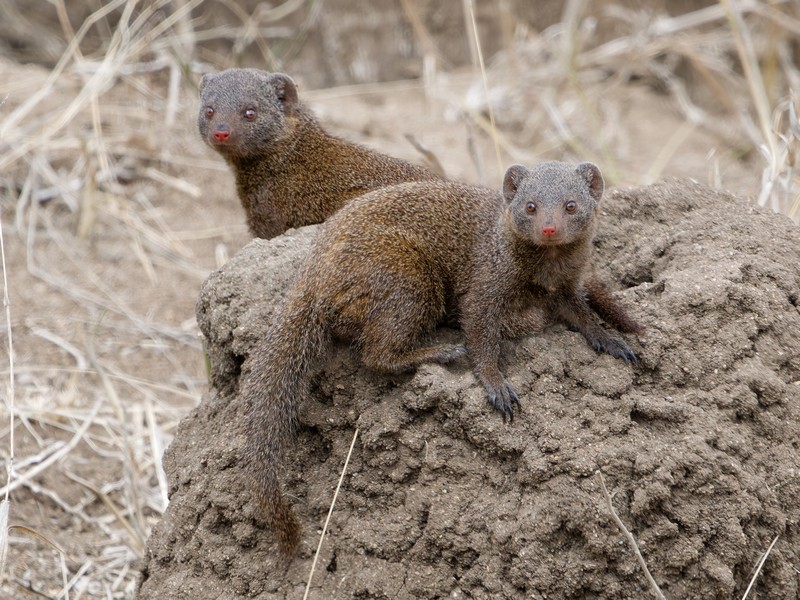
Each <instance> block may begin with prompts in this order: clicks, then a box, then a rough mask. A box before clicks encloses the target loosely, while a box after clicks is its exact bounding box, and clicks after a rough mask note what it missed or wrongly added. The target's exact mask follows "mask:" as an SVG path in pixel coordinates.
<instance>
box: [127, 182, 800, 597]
mask: <svg viewBox="0 0 800 600" xmlns="http://www.w3.org/2000/svg"><path fill="white" fill-rule="evenodd" d="M313 234H314V228H313V227H311V228H306V229H304V230H300V231H294V232H290V233H288V234H287V235H285V236H281V237H278V238H276V239H274V240H272V241H269V242H264V241H254V242H252V243H251V244H250V245H248V246H247V247H246V248H245V249H244V250H243V251H242V252H240V253H239V254H238V255H237V256H236V257H235V258H234V259H233V260H231V261H230V262H229V263H228V264H227V265H226V266H225V267H224V268H222V269H221V270H220V271H218V272H216V273H214V274H213V275H212V276H211V277H209V279H208V280H207V281H206V283H205V285H204V287H203V290H202V293H201V297H200V300H199V303H198V322H199V324H200V327H201V329H202V330H203V332H204V334H205V336H206V340H207V347H208V353H209V356H210V358H211V367H212V374H213V375H212V383H213V385H212V387H211V389H210V391H209V393H208V394H207V395H206V396H205V398H204V399H203V401H202V403H201V404H200V406H198V407H197V408H196V409H195V410H194V411H193V412H192V413H191V414H190V415H189V416H188V417H187V418H185V419H184V421H183V423H182V424H181V426H180V428H179V431H178V434H177V436H176V438H175V440H174V442H173V443H172V445H171V446H170V448H169V450H168V451H167V454H166V457H165V467H166V469H167V473H168V476H169V481H170V486H171V487H170V498H171V501H170V506H169V509H168V511H167V513H166V515H165V517H164V519H163V521H162V522H161V523H160V524H159V525H158V526H157V527H156V528H155V530H154V532H153V534H152V536H151V538H150V541H149V546H148V551H147V556H146V559H145V562H144V565H143V574H142V579H141V582H140V591H139V598H142V599H143V600H144V599H148V598H165V597H168V598H192V599H197V598H234V597H236V598H240V597H242V598H256V597H257V598H262V599H266V598H298V597H301V596H302V590H303V587H304V585H305V581H306V579H307V577H308V572H309V569H310V566H311V559H312V556H313V551H314V548H315V547H316V543H317V539H318V535H319V530H320V528H321V525H322V522H323V521H324V518H325V515H326V513H327V510H328V506H329V503H330V501H331V497H332V494H333V490H334V488H335V485H336V482H337V480H338V477H339V473H340V470H341V468H342V464H343V463H344V458H345V455H346V453H347V450H348V448H349V445H350V441H351V439H352V437H353V432H354V430H355V429H356V428H358V429H359V431H360V435H359V438H358V440H357V442H356V447H355V451H354V453H353V457H352V459H351V462H350V465H349V468H348V471H347V475H346V477H345V483H344V486H343V489H342V492H341V493H340V495H339V499H338V502H337V505H336V509H335V511H334V513H333V518H332V522H331V526H330V529H329V533H328V537H326V539H325V542H324V545H323V550H322V556H321V562H320V564H319V566H318V569H317V572H316V574H315V576H314V580H313V590H312V594H311V597H312V598H401V599H405V598H407V599H412V598H413V599H419V598H545V597H547V598H553V597H555V598H611V599H613V598H645V597H648V594H649V588H648V584H647V582H646V579H645V577H644V575H643V573H642V571H641V569H640V567H639V566H638V564H637V562H636V560H635V558H634V555H633V553H632V550H631V548H630V547H629V546H628V545H627V543H626V542H625V540H624V538H623V536H622V534H621V532H620V530H619V529H618V528H617V526H616V525H615V524H614V522H613V520H612V518H611V515H610V514H609V512H608V510H607V507H606V505H605V501H604V497H603V494H602V488H601V486H600V481H599V479H598V476H597V475H596V473H597V471H601V472H602V473H603V476H604V479H605V482H606V484H607V486H608V487H609V489H610V490H611V492H612V494H613V504H614V507H615V509H616V511H617V512H618V514H619V515H620V517H621V518H622V520H623V521H624V522H625V523H626V525H627V526H628V528H629V529H630V530H631V531H632V532H633V534H634V535H635V536H636V539H637V540H638V544H639V546H640V548H641V551H642V554H643V556H644V558H645V560H646V561H647V563H648V564H649V566H650V569H651V571H652V573H653V575H654V577H655V580H656V581H657V582H658V584H659V585H660V587H661V589H662V591H663V592H664V594H665V595H666V596H667V597H669V598H689V597H691V598H731V597H741V595H742V594H743V593H744V590H745V589H746V588H747V586H748V584H749V582H750V579H751V578H752V575H753V572H754V567H755V565H756V564H757V563H758V560H759V558H760V557H761V555H762V554H763V553H764V552H765V551H766V549H767V548H768V547H769V545H770V543H771V542H772V540H773V539H774V538H775V537H776V536H780V537H779V539H778V542H777V544H776V545H775V546H774V548H773V549H772V552H771V553H770V555H769V557H768V559H767V560H766V562H765V564H764V567H763V570H762V572H761V575H760V576H759V578H758V581H757V583H756V586H755V589H756V591H757V592H758V593H759V596H758V597H765V598H766V597H769V598H789V597H796V596H797V595H798V593H800V576H799V575H798V570H797V569H798V568H800V539H799V537H800V536H799V535H798V518H800V504H798V502H797V498H800V310H799V309H798V305H799V304H800V230H798V229H797V227H796V226H794V225H793V224H792V223H791V222H790V221H789V220H788V219H786V218H785V217H781V216H777V215H774V214H768V213H767V212H765V211H763V210H761V209H758V208H755V207H753V206H751V205H749V204H747V203H745V202H744V201H742V200H740V199H738V198H735V197H733V196H731V195H729V194H725V193H722V192H717V191H714V190H711V189H709V188H706V187H704V186H701V185H699V184H696V183H693V182H691V181H689V180H671V181H668V182H666V183H662V184H658V185H654V186H650V187H645V188H637V189H629V190H616V191H613V192H611V193H610V194H609V195H608V197H607V198H606V199H605V200H604V214H603V218H602V222H601V225H600V232H599V235H598V239H597V251H598V265H599V267H600V270H601V271H602V272H604V273H605V275H606V276H607V277H608V278H610V279H612V280H614V281H616V282H618V284H619V287H620V288H623V289H621V290H620V291H619V292H618V293H619V295H620V296H621V297H622V298H623V300H624V302H625V304H626V305H628V306H630V307H631V309H632V313H633V314H634V315H635V317H636V318H637V319H639V320H640V321H641V322H642V323H644V324H645V326H646V327H647V329H648V331H647V334H646V336H643V337H642V338H641V339H640V340H638V341H634V342H633V343H634V346H635V347H636V350H637V353H638V355H639V365H638V366H635V367H631V366H629V365H626V364H625V363H624V362H622V361H619V360H616V359H613V358H611V357H610V356H607V355H601V354H597V353H596V352H594V351H593V350H592V349H591V348H590V347H588V346H587V344H586V343H585V341H584V340H583V339H582V338H581V337H580V335H579V334H577V333H573V332H570V331H567V330H566V329H565V328H563V327H561V326H559V325H553V326H551V327H549V328H548V329H547V330H546V331H545V332H544V333H543V334H541V335H538V336H535V337H530V338H528V339H525V340H523V341H521V342H514V343H508V344H506V345H505V347H504V356H503V360H504V364H503V368H504V372H505V373H506V374H507V376H508V377H509V378H510V380H511V381H512V383H513V384H514V386H515V387H516V388H517V390H519V391H520V392H521V397H522V401H523V409H524V410H523V412H522V414H521V415H519V417H518V418H517V419H515V420H514V422H513V424H508V423H504V422H503V420H502V419H501V418H500V416H499V415H498V414H497V413H496V412H494V411H492V410H491V409H490V407H489V406H488V404H487V402H486V399H485V395H484V391H483V389H482V388H481V387H480V385H478V384H477V383H476V381H475V379H474V378H473V376H472V374H471V372H470V369H469V365H468V364H467V362H466V361H465V362H464V363H463V364H457V365H453V366H447V367H444V366H439V365H429V366H424V367H422V368H420V369H418V370H417V371H416V372H415V373H412V374H408V375H403V376H394V377H386V376H382V375H377V374H374V373H370V372H368V371H366V370H364V369H363V368H361V367H360V366H359V365H358V363H357V361H356V360H355V359H354V356H353V354H352V353H351V352H350V351H349V349H347V348H345V347H340V348H337V349H336V350H335V351H334V352H333V353H332V355H331V356H330V359H329V360H328V362H327V364H326V365H325V366H324V368H323V370H322V372H321V373H320V374H319V375H318V376H317V377H316V378H315V385H314V389H313V393H312V394H311V396H310V397H309V398H303V399H301V402H300V406H301V410H300V421H301V427H300V430H299V432H298V435H297V439H296V441H295V443H294V444H293V445H292V447H291V448H290V450H289V457H288V459H287V461H286V468H285V473H284V476H283V481H284V484H285V489H286V492H287V494H288V496H289V497H290V498H291V500H292V503H293V505H294V507H295V509H296V511H297V514H298V516H299V518H300V520H301V522H302V523H303V524H304V526H305V539H304V544H303V547H302V551H301V555H300V556H299V557H298V558H296V559H295V560H293V561H292V562H291V563H289V564H286V563H285V562H283V561H282V560H281V559H280V557H279V555H278V552H277V547H276V544H275V541H274V539H273V536H272V533H271V532H270V531H269V530H266V529H263V528H262V527H260V526H259V525H258V524H257V523H256V522H254V520H253V516H252V515H253V506H252V503H251V499H250V494H249V492H248V489H247V486H246V481H247V478H246V474H245V473H244V472H243V471H242V470H241V467H240V465H239V452H240V449H241V447H242V442H243V430H244V428H243V425H244V420H245V413H246V407H245V406H243V404H242V402H241V400H240V398H239V397H238V396H237V393H236V390H237V387H238V378H239V376H240V374H241V372H242V371H244V372H245V373H246V369H247V363H246V362H244V361H245V359H246V357H247V355H248V353H249V351H250V349H251V347H252V345H253V342H254V341H255V340H256V339H258V337H259V336H260V335H262V334H263V332H264V330H265V328H266V327H267V325H268V323H269V320H270V319H271V318H272V315H273V313H274V310H275V306H276V304H277V303H278V302H279V301H280V298H281V297H282V296H283V294H284V292H285V290H286V287H287V285H288V283H289V281H290V280H291V277H292V274H293V273H294V271H295V269H296V268H297V266H298V264H299V262H300V259H301V257H302V256H303V255H304V254H305V253H306V251H307V250H308V247H309V245H310V241H311V238H312V236H313ZM441 335H442V336H453V337H458V336H459V335H460V334H459V332H453V331H446V330H443V331H442V332H441ZM751 593H752V592H751Z"/></svg>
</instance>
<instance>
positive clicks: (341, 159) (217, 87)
mask: <svg viewBox="0 0 800 600" xmlns="http://www.w3.org/2000/svg"><path fill="white" fill-rule="evenodd" d="M248 111H250V112H248ZM198 128H199V130H200V135H201V136H202V137H203V139H204V140H205V141H206V143H208V145H209V146H211V147H212V148H214V150H216V151H217V152H219V153H220V154H221V155H222V156H223V158H225V160H226V161H227V163H228V165H229V166H230V168H231V169H232V170H233V173H234V175H235V176H236V189H237V191H238V194H239V199H240V200H241V203H242V207H243V208H244V210H245V213H247V224H248V226H249V228H250V233H252V234H253V236H254V237H261V238H271V237H274V236H276V235H278V234H280V233H283V232H284V231H286V230H287V229H289V228H290V227H300V226H303V225H311V224H313V223H321V222H322V221H324V220H325V219H327V218H328V217H329V216H330V215H332V214H333V213H334V212H336V211H337V210H339V208H341V207H342V206H343V205H344V204H345V202H347V201H349V200H350V199H352V198H354V197H356V196H360V195H361V194H364V193H366V192H368V191H370V190H374V189H376V188H379V187H383V186H386V185H391V184H394V183H401V182H405V181H421V180H430V179H438V176H437V175H435V174H434V173H432V172H431V171H428V170H427V169H425V168H424V167H421V166H416V165H412V164H410V163H407V162H405V161H403V160H400V159H397V158H392V157H390V156H386V155H384V154H380V153H379V152H375V151H374V150H370V149H369V148H366V147H364V146H360V145H358V144H355V143H353V142H348V141H346V140H343V139H340V138H337V137H334V136H332V135H330V134H328V133H326V132H325V130H324V129H323V128H322V127H321V126H320V125H319V123H318V122H317V120H316V119H315V117H314V115H313V114H312V113H311V111H310V110H309V109H308V108H306V107H305V106H304V105H303V104H302V103H300V101H299V99H298V95H297V88H296V86H295V84H294V82H293V81H292V79H291V78H290V77H289V76H288V75H284V74H282V73H267V72H265V71H260V70H257V69H229V70H227V71H223V72H221V73H215V74H208V75H205V76H204V77H203V79H202V80H201V82H200V112H199V115H198Z"/></svg>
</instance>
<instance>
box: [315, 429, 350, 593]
mask: <svg viewBox="0 0 800 600" xmlns="http://www.w3.org/2000/svg"><path fill="white" fill-rule="evenodd" d="M356 438H358V429H356V430H355V431H354V432H353V440H352V441H351V442H350V449H349V450H348V451H347V457H346V458H345V459H344V465H343V466H342V473H341V474H340V475H339V483H337V484H336V490H335V491H334V492H333V499H332V500H331V505H330V508H328V516H327V517H325V523H324V525H323V526H322V533H321V534H320V536H319V543H318V544H317V551H316V552H315V553H314V560H313V562H312V563H311V571H310V572H309V574H308V582H307V583H306V590H305V592H304V593H303V600H307V598H308V594H309V592H310V591H311V580H312V579H313V578H314V572H315V571H316V569H317V560H318V559H319V553H320V551H321V550H322V542H323V540H324V539H325V533H326V532H327V531H328V524H329V523H330V520H331V515H332V514H333V507H334V506H336V499H337V498H338V497H339V490H340V489H341V488H342V482H343V481H344V475H345V473H347V465H348V464H350V457H351V456H352V454H353V448H354V447H355V445H356Z"/></svg>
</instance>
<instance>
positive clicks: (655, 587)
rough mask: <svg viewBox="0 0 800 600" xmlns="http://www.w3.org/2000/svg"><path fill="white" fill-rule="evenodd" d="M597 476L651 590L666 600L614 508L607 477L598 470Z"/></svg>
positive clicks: (615, 519)
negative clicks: (607, 486)
mask: <svg viewBox="0 0 800 600" xmlns="http://www.w3.org/2000/svg"><path fill="white" fill-rule="evenodd" d="M597 476H598V477H599V479H600V485H601V486H602V487H603V496H604V497H605V499H606V506H608V511H609V512H610V513H611V517H612V518H613V519H614V522H615V523H616V524H617V527H619V530H620V531H621V532H622V535H624V536H625V539H627V540H628V545H629V546H630V547H631V550H633V553H634V554H635V555H636V560H637V561H639V566H640V567H642V571H644V574H645V577H647V581H648V582H649V583H650V591H651V592H653V595H654V596H655V597H656V598H659V600H666V597H665V596H664V594H663V592H662V591H661V589H660V588H659V587H658V584H657V583H656V580H655V579H653V576H652V575H651V574H650V569H648V568H647V563H646V562H645V560H644V557H643V556H642V553H641V551H640V550H639V545H638V544H637V543H636V538H635V537H633V534H632V533H631V532H630V531H629V530H628V528H627V527H625V523H623V522H622V519H620V518H619V515H617V511H615V510H614V504H613V503H612V502H611V494H609V493H608V488H606V482H605V479H603V474H602V473H601V472H600V471H597Z"/></svg>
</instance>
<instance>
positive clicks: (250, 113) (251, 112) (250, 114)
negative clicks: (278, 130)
mask: <svg viewBox="0 0 800 600" xmlns="http://www.w3.org/2000/svg"><path fill="white" fill-rule="evenodd" d="M244 118H245V119H247V120H248V121H252V120H254V119H255V118H256V109H254V108H248V109H247V110H246V111H244Z"/></svg>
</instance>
